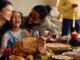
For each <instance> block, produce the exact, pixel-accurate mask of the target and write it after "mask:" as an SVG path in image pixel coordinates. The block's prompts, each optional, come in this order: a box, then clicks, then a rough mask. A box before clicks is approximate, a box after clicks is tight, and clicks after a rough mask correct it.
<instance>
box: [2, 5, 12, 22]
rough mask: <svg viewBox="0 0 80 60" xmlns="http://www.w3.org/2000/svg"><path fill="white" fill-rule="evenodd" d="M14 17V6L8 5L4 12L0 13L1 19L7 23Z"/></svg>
mask: <svg viewBox="0 0 80 60" xmlns="http://www.w3.org/2000/svg"><path fill="white" fill-rule="evenodd" d="M11 15H12V5H9V4H8V5H6V6H5V7H4V8H3V9H2V11H0V18H1V19H3V20H5V21H10V18H11Z"/></svg>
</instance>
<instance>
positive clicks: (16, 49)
mask: <svg viewBox="0 0 80 60" xmlns="http://www.w3.org/2000/svg"><path fill="white" fill-rule="evenodd" d="M45 43H46V39H45V38H44V37H39V38H34V37H25V38H23V39H22V40H19V41H18V42H16V43H15V44H14V45H13V46H12V50H13V54H15V55H23V56H24V55H26V54H32V53H36V52H37V49H38V48H39V47H44V45H45Z"/></svg>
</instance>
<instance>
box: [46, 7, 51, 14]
mask: <svg viewBox="0 0 80 60" xmlns="http://www.w3.org/2000/svg"><path fill="white" fill-rule="evenodd" d="M45 7H46V8H47V11H48V14H49V13H50V12H51V9H52V8H51V7H50V6H49V5H47V6H45Z"/></svg>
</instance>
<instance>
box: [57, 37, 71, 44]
mask: <svg viewBox="0 0 80 60" xmlns="http://www.w3.org/2000/svg"><path fill="white" fill-rule="evenodd" d="M70 39H71V38H70V37H68V36H62V37H60V38H58V39H57V42H59V43H65V44H69V40H70Z"/></svg>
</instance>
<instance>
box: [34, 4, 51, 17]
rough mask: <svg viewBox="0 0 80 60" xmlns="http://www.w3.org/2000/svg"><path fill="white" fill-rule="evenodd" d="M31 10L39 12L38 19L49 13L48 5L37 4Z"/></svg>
mask: <svg viewBox="0 0 80 60" xmlns="http://www.w3.org/2000/svg"><path fill="white" fill-rule="evenodd" d="M33 10H35V11H36V12H38V13H39V14H40V19H44V18H45V17H46V16H47V15H48V14H49V12H50V10H51V9H50V7H49V6H43V5H37V6H35V7H33Z"/></svg>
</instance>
